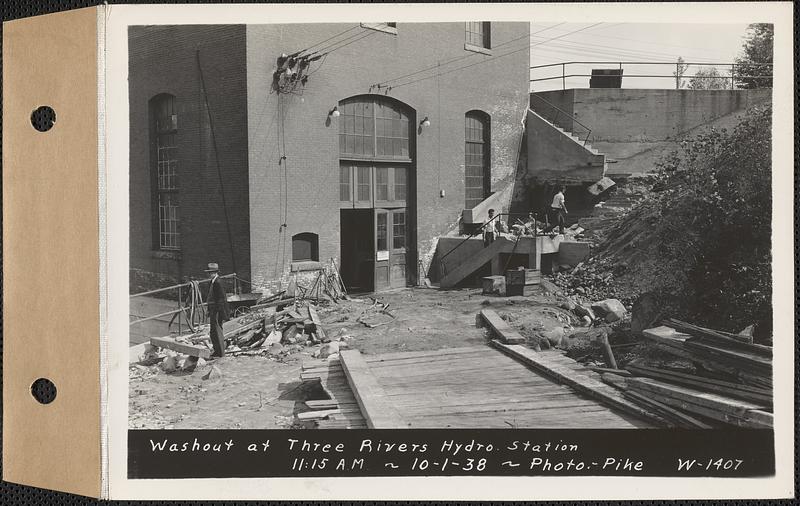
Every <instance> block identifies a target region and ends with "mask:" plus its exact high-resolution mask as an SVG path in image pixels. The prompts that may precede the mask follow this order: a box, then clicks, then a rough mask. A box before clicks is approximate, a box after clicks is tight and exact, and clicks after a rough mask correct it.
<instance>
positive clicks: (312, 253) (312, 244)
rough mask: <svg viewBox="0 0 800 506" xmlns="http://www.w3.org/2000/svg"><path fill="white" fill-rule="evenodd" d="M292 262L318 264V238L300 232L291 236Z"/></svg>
mask: <svg viewBox="0 0 800 506" xmlns="http://www.w3.org/2000/svg"><path fill="white" fill-rule="evenodd" d="M292 261H293V262H309V261H313V262H319V236H318V235H317V234H314V233H312V232H302V233H299V234H295V235H293V236H292Z"/></svg>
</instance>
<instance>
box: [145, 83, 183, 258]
mask: <svg viewBox="0 0 800 506" xmlns="http://www.w3.org/2000/svg"><path fill="white" fill-rule="evenodd" d="M150 131H151V139H152V141H151V148H150V149H151V156H150V159H151V173H152V178H151V179H152V181H153V185H152V186H153V236H154V240H153V244H154V246H155V245H157V247H158V249H161V250H178V249H180V247H181V236H180V212H179V211H180V206H179V204H178V189H179V187H178V148H177V142H176V139H177V133H178V114H177V112H176V110H175V96H174V95H169V94H161V95H156V96H155V97H153V98H152V99H151V100H150Z"/></svg>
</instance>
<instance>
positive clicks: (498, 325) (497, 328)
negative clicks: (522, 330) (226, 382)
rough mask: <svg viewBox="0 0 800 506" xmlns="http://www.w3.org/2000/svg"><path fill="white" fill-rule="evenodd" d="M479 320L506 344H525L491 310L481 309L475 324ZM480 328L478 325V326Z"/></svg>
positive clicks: (515, 332)
mask: <svg viewBox="0 0 800 506" xmlns="http://www.w3.org/2000/svg"><path fill="white" fill-rule="evenodd" d="M481 319H483V321H484V322H486V324H487V325H489V327H490V328H491V329H492V330H493V331H494V332H495V334H497V336H498V337H499V338H500V339H501V340H502V341H503V342H504V343H506V344H520V343H524V342H525V338H524V337H522V336H521V335H520V334H519V332H517V331H516V330H514V329H512V328H511V326H510V325H509V324H508V323H506V321H505V320H503V319H502V318H500V315H498V314H497V313H495V312H494V311H493V310H491V309H482V310H481V312H480V316H479V317H478V318H477V319H476V323H480V321H481ZM479 326H480V325H479Z"/></svg>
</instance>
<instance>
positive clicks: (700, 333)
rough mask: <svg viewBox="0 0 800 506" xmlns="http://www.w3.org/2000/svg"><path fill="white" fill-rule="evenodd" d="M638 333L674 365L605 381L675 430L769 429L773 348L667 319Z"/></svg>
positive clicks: (641, 366) (645, 367)
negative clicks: (684, 428)
mask: <svg viewBox="0 0 800 506" xmlns="http://www.w3.org/2000/svg"><path fill="white" fill-rule="evenodd" d="M662 323H663V326H660V327H656V328H652V329H647V330H645V331H643V332H642V334H643V335H644V336H645V337H646V338H647V339H648V340H649V341H651V342H652V343H653V344H654V345H655V346H656V347H657V348H658V349H660V350H661V351H663V352H666V353H667V354H669V355H672V356H674V357H677V359H678V360H677V361H676V360H673V361H669V362H667V363H664V364H656V365H654V364H648V363H646V362H645V360H643V359H637V360H634V361H632V362H630V363H628V364H627V365H626V367H625V370H622V371H606V372H605V374H603V375H602V379H603V381H605V382H606V383H609V384H611V385H614V386H616V387H617V388H620V389H621V390H622V391H623V393H624V395H625V396H626V397H627V398H629V399H630V400H631V401H633V402H637V403H638V404H640V405H642V406H643V407H646V408H648V409H650V410H652V411H653V412H655V413H657V414H658V415H660V416H661V417H662V418H664V419H665V420H667V421H668V422H669V424H670V425H672V426H675V427H687V428H712V427H718V426H725V425H733V426H738V427H753V428H771V427H772V413H771V411H772V348H771V347H769V346H763V345H759V344H754V343H753V342H752V335H748V332H746V331H743V333H742V334H739V335H737V334H731V333H728V332H722V331H718V330H712V329H707V328H704V327H699V326H696V325H692V324H690V323H686V322H683V321H681V320H675V319H669V320H666V321H664V322H662Z"/></svg>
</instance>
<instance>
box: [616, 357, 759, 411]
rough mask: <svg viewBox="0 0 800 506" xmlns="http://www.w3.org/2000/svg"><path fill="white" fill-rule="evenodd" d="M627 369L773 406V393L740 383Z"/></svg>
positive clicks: (634, 367)
mask: <svg viewBox="0 0 800 506" xmlns="http://www.w3.org/2000/svg"><path fill="white" fill-rule="evenodd" d="M626 369H628V370H629V371H630V372H632V373H634V374H636V375H637V376H645V377H647V378H654V379H659V380H663V381H667V382H670V383H675V384H678V385H685V386H689V387H694V388H699V389H702V390H705V391H709V392H713V393H718V394H721V395H727V396H729V397H734V398H737V399H743V400H747V401H753V402H757V403H760V404H765V405H771V404H772V392H770V391H769V390H765V389H760V388H755V387H750V386H747V385H740V384H738V383H731V382H728V381H721V380H714V379H710V378H703V377H701V376H691V375H688V374H682V373H678V372H674V371H668V370H664V369H655V368H652V367H647V366H642V365H638V364H634V363H631V364H628V365H627V366H626Z"/></svg>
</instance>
